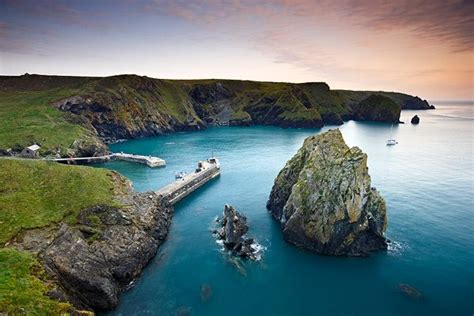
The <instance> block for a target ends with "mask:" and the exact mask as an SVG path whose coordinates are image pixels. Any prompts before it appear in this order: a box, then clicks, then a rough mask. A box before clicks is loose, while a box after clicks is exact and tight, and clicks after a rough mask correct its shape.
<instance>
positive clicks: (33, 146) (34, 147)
mask: <svg viewBox="0 0 474 316" xmlns="http://www.w3.org/2000/svg"><path fill="white" fill-rule="evenodd" d="M27 148H28V149H29V150H32V151H37V150H38V149H40V148H41V147H40V146H38V145H36V144H34V145H31V146H29V147H27Z"/></svg>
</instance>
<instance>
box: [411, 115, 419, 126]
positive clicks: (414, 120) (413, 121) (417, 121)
mask: <svg viewBox="0 0 474 316" xmlns="http://www.w3.org/2000/svg"><path fill="white" fill-rule="evenodd" d="M411 123H412V124H415V125H416V124H420V118H419V117H418V115H415V116H413V117H412V118H411Z"/></svg>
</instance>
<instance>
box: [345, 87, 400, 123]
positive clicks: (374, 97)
mask: <svg viewBox="0 0 474 316" xmlns="http://www.w3.org/2000/svg"><path fill="white" fill-rule="evenodd" d="M352 110H353V119H354V120H359V121H373V122H391V123H398V122H399V119H400V112H401V108H400V106H398V105H397V104H396V103H395V101H393V100H392V99H390V98H389V97H386V96H383V95H380V94H371V95H370V96H369V97H367V98H365V99H364V100H362V101H360V102H359V103H358V104H357V105H354V106H353V107H352Z"/></svg>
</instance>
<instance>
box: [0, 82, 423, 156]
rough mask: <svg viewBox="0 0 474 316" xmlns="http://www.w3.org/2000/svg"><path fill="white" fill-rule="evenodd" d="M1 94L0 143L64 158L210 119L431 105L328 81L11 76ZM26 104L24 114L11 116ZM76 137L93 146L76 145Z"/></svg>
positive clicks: (336, 114)
mask: <svg viewBox="0 0 474 316" xmlns="http://www.w3.org/2000/svg"><path fill="white" fill-rule="evenodd" d="M0 97H4V98H3V100H5V101H4V102H3V101H0V107H1V108H2V109H3V111H0V119H2V121H4V122H5V131H4V133H5V135H10V136H9V137H6V138H5V139H7V140H8V141H4V142H0V149H7V148H8V147H10V148H16V147H19V148H23V147H24V146H26V145H31V144H32V143H39V144H40V145H41V146H42V148H43V149H42V151H43V154H48V153H56V152H58V151H59V152H60V154H61V155H63V156H64V155H66V154H70V153H68V150H69V151H70V152H72V153H73V154H77V155H86V154H87V155H91V154H94V148H96V149H97V150H96V152H95V154H100V153H103V151H104V149H103V148H104V146H103V143H102V144H99V143H100V141H102V142H105V143H107V142H113V141H116V140H119V139H129V138H136V137H143V136H155V135H161V134H164V133H172V132H175V131H183V130H198V129H203V128H206V127H207V126H209V125H253V124H259V125H274V126H281V127H308V128H315V127H322V126H324V125H328V124H338V125H339V124H342V123H343V121H346V120H350V119H357V120H368V121H381V122H391V123H393V122H398V119H399V116H400V109H404V108H417V109H428V108H430V105H429V104H428V103H427V102H426V101H423V100H421V99H419V98H418V97H413V96H409V95H406V94H401V93H394V92H376V93H373V92H368V91H349V90H331V89H330V87H329V86H328V85H327V84H326V83H324V82H309V83H300V84H296V83H282V82H258V81H240V80H162V79H153V78H148V77H140V76H135V75H120V76H113V77H104V78H92V77H60V76H40V75H24V76H19V77H7V76H4V77H0ZM1 99H2V98H0V100H1ZM19 105H20V106H21V107H22V108H21V109H22V110H23V111H22V115H21V116H18V115H10V114H11V113H10V112H12V111H18V106H19ZM53 111H54V112H53ZM29 115H30V116H31V117H30V116H29ZM40 117H41V118H42V119H39V118H40ZM19 121H20V122H19ZM31 121H35V122H34V124H31ZM61 125H63V126H64V128H63V130H61V131H60V133H58V132H57V130H58V126H61ZM25 128H26V129H29V130H25ZM74 130H75V132H74V133H73V132H72V131H74ZM1 133H2V129H0V134H1ZM67 134H70V135H67ZM63 135H67V137H66V136H63ZM0 136H1V135H0ZM13 136H18V137H13ZM58 138H59V139H58ZM71 139H75V140H78V142H76V144H87V148H85V149H83V148H82V147H79V148H77V146H76V148H72V141H71ZM94 144H95V147H94V146H91V145H94Z"/></svg>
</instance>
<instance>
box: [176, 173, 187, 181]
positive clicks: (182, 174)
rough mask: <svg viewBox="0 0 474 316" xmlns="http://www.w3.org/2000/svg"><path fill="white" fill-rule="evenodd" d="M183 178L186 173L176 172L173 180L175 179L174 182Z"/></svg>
mask: <svg viewBox="0 0 474 316" xmlns="http://www.w3.org/2000/svg"><path fill="white" fill-rule="evenodd" d="M185 176H186V172H183V171H181V172H178V173H177V174H176V175H175V176H174V178H175V179H176V180H181V179H184V177H185Z"/></svg>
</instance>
